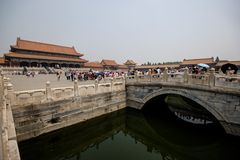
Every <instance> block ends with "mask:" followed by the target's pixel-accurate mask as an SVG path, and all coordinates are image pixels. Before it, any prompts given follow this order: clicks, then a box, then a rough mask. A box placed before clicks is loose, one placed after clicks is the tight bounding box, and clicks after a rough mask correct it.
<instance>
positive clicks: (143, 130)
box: [19, 109, 240, 160]
mask: <svg viewBox="0 0 240 160" xmlns="http://www.w3.org/2000/svg"><path fill="white" fill-rule="evenodd" d="M19 149H20V154H21V158H22V160H130V159H131V160H135V159H136V160H195V159H196V160H207V159H209V160H223V159H227V160H231V159H240V154H239V151H240V140H239V138H237V137H232V136H228V135H226V134H225V133H224V132H223V130H222V128H221V126H219V125H218V124H211V125H193V124H190V123H186V122H184V121H181V120H179V119H177V118H176V117H174V116H171V115H169V113H168V112H166V111H164V110H162V111H161V110H154V111H150V110H148V111H144V110H143V111H138V110H134V109H123V110H120V111H118V112H114V113H111V114H108V115H105V116H101V117H98V118H95V119H93V120H90V121H87V122H84V123H81V124H77V125H74V126H71V127H67V128H64V129H61V130H57V131H55V132H51V133H48V134H45V135H42V136H39V137H37V138H35V139H31V140H27V141H23V142H21V143H19Z"/></svg>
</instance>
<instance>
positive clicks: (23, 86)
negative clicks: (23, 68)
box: [6, 74, 94, 91]
mask: <svg viewBox="0 0 240 160" xmlns="http://www.w3.org/2000/svg"><path fill="white" fill-rule="evenodd" d="M6 77H8V78H10V81H11V83H12V84H13V89H14V91H23V90H33V89H44V88H46V82H47V81H50V83H51V84H50V86H51V88H57V87H69V86H73V84H74V82H73V81H71V80H67V79H66V77H65V76H64V75H63V76H62V77H61V78H60V80H59V81H58V79H57V76H56V75H55V74H39V75H35V76H34V77H27V76H25V75H6ZM89 83H94V81H79V82H78V84H79V85H81V84H89Z"/></svg>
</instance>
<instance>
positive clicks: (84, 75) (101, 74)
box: [59, 70, 124, 81]
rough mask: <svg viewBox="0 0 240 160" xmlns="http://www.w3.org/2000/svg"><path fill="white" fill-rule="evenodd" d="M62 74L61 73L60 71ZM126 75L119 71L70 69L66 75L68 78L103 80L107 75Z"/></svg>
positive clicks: (114, 76) (113, 76) (72, 79)
mask: <svg viewBox="0 0 240 160" xmlns="http://www.w3.org/2000/svg"><path fill="white" fill-rule="evenodd" d="M59 75H61V73H59ZM122 76H124V72H118V71H92V70H90V71H89V72H81V71H78V70H68V71H65V77H66V79H67V80H71V81H74V80H78V81H87V80H95V79H98V80H101V79H103V78H106V77H112V78H116V77H122Z"/></svg>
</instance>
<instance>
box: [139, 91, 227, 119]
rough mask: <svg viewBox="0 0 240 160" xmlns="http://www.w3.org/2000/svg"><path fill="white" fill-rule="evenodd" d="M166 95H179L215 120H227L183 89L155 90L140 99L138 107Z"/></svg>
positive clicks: (213, 108) (212, 107)
mask: <svg viewBox="0 0 240 160" xmlns="http://www.w3.org/2000/svg"><path fill="white" fill-rule="evenodd" d="M166 94H176V95H180V96H183V97H186V98H188V99H190V100H192V101H194V102H196V103H198V104H199V105H201V106H202V107H203V108H205V109H206V110H207V111H208V112H210V113H211V114H212V115H213V116H214V117H215V118H216V119H217V120H219V121H226V122H227V121H228V120H227V118H226V117H225V116H224V115H222V114H221V112H220V111H218V110H217V109H216V108H215V107H214V106H211V105H210V104H208V103H207V102H205V101H204V100H202V99H200V98H198V97H197V96H195V95H193V94H191V93H189V92H186V91H185V90H183V89H175V88H174V89H173V88H162V89H159V90H156V91H154V92H151V93H149V94H147V95H146V96H145V97H144V98H143V99H142V106H141V107H140V109H142V108H143V106H144V105H145V104H146V103H147V102H148V101H149V100H151V99H152V98H154V97H157V96H161V95H166Z"/></svg>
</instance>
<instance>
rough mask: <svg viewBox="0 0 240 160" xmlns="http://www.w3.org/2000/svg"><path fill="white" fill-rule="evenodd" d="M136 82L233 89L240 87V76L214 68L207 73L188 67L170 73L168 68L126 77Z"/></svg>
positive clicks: (130, 81)
mask: <svg viewBox="0 0 240 160" xmlns="http://www.w3.org/2000/svg"><path fill="white" fill-rule="evenodd" d="M134 82H140V83H141V82H148V83H151V82H162V83H164V82H167V83H173V84H174V83H182V84H189V85H203V86H209V87H222V88H231V89H237V90H239V89H240V76H239V75H235V76H225V75H220V74H216V73H215V70H214V69H210V72H209V73H205V74H189V73H188V69H185V71H184V72H181V73H168V72H167V69H165V71H164V72H163V73H161V74H149V75H132V76H127V77H126V83H134Z"/></svg>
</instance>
